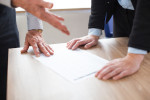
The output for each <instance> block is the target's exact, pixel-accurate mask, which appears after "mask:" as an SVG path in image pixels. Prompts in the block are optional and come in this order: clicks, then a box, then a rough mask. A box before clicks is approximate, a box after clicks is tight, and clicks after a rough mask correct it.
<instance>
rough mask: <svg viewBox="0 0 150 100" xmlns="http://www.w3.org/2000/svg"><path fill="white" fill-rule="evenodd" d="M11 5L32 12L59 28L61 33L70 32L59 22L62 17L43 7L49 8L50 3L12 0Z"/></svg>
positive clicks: (42, 0) (32, 0)
mask: <svg viewBox="0 0 150 100" xmlns="http://www.w3.org/2000/svg"><path fill="white" fill-rule="evenodd" d="M12 5H13V6H16V7H22V8H24V9H25V10H26V11H27V12H29V13H31V14H33V15H34V16H36V17H38V18H40V19H41V20H43V21H46V22H48V23H49V24H51V25H52V26H54V27H55V28H57V29H59V30H61V31H62V32H63V33H65V34H67V35H69V34H70V33H69V31H68V29H67V27H66V26H65V25H63V24H62V23H61V22H60V21H64V19H63V18H62V17H59V16H56V15H54V14H52V13H51V12H50V11H49V10H48V9H45V8H49V9H51V8H52V7H53V4H52V3H50V2H45V1H44V0H12Z"/></svg>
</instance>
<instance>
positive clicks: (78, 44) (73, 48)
mask: <svg viewBox="0 0 150 100" xmlns="http://www.w3.org/2000/svg"><path fill="white" fill-rule="evenodd" d="M86 43H88V40H80V41H77V42H76V43H75V44H74V45H73V46H72V50H75V49H77V48H78V47H79V46H81V45H85V44H86Z"/></svg>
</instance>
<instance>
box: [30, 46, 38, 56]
mask: <svg viewBox="0 0 150 100" xmlns="http://www.w3.org/2000/svg"><path fill="white" fill-rule="evenodd" d="M31 46H32V47H33V51H34V54H35V55H36V56H37V57H39V56H40V51H39V49H38V46H37V44H36V43H34V44H32V45H31Z"/></svg>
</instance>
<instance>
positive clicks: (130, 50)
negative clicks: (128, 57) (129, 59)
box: [128, 47, 147, 55]
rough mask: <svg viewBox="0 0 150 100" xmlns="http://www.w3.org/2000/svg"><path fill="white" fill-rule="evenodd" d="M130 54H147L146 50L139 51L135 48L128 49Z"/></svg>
mask: <svg viewBox="0 0 150 100" xmlns="http://www.w3.org/2000/svg"><path fill="white" fill-rule="evenodd" d="M128 53H134V54H144V55H145V54H147V51H146V50H142V49H137V48H133V47H128Z"/></svg>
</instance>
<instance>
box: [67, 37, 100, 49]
mask: <svg viewBox="0 0 150 100" xmlns="http://www.w3.org/2000/svg"><path fill="white" fill-rule="evenodd" d="M98 39H99V37H98V36H94V35H87V36H84V37H81V38H77V39H73V40H71V41H69V42H68V43H67V48H68V49H72V50H75V49H77V48H78V47H79V46H82V45H84V48H85V49H88V48H90V47H92V46H95V45H97V44H98Z"/></svg>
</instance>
